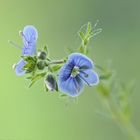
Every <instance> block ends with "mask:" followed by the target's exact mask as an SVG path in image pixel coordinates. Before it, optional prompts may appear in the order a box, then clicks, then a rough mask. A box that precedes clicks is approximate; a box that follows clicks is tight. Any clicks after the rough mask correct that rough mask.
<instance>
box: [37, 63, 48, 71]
mask: <svg viewBox="0 0 140 140" xmlns="http://www.w3.org/2000/svg"><path fill="white" fill-rule="evenodd" d="M45 66H46V62H45V61H39V62H37V68H38V69H39V70H43V69H44V68H45Z"/></svg>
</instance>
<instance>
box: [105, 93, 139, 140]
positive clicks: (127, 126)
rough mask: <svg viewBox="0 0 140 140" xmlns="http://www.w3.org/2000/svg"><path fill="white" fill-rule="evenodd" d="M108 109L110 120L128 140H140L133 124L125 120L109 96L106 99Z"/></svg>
mask: <svg viewBox="0 0 140 140" xmlns="http://www.w3.org/2000/svg"><path fill="white" fill-rule="evenodd" d="M107 102H108V107H109V108H110V112H111V114H112V119H113V120H114V121H115V122H116V123H117V124H119V126H120V127H121V129H122V130H123V131H124V132H125V133H126V134H127V136H129V138H130V140H140V136H139V135H138V132H137V131H136V129H135V127H134V126H133V124H132V123H131V122H130V121H129V120H127V119H126V116H125V114H124V113H123V112H122V111H120V110H119V108H118V107H117V105H116V104H115V102H114V100H113V99H112V97H111V96H110V95H109V96H108V98H107Z"/></svg>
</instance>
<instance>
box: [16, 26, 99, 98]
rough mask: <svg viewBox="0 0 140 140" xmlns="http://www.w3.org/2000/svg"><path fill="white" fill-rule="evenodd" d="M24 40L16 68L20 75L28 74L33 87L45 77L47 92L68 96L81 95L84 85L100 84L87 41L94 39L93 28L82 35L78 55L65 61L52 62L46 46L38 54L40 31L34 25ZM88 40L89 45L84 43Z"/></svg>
mask: <svg viewBox="0 0 140 140" xmlns="http://www.w3.org/2000/svg"><path fill="white" fill-rule="evenodd" d="M20 35H21V37H22V40H23V48H22V58H21V59H20V61H19V62H18V63H17V64H16V66H15V72H16V74H17V75H18V76H21V75H25V74H29V76H28V77H27V79H29V80H31V84H30V86H32V85H33V84H34V83H35V82H36V81H37V80H39V79H41V78H44V84H45V89H46V91H48V90H49V91H55V90H56V91H60V92H61V93H64V94H65V95H68V96H72V97H74V96H78V95H79V94H80V93H81V92H82V91H83V88H84V85H85V84H86V85H88V86H93V85H97V84H98V83H99V77H98V74H97V73H96V72H95V71H94V63H93V61H92V60H91V59H90V58H88V57H87V56H86V55H87V48H86V47H87V46H86V45H87V41H88V40H89V38H90V37H91V35H92V36H93V32H92V30H91V25H90V24H88V26H87V31H86V32H85V33H84V32H82V31H80V32H79V35H80V37H81V39H82V42H83V43H82V44H81V46H80V48H79V52H77V53H72V54H69V56H67V57H66V58H65V59H62V60H56V61H54V60H51V59H50V58H49V57H48V55H47V54H48V49H47V47H46V46H45V47H44V48H43V49H41V50H39V51H37V48H36V43H37V39H38V32H37V29H36V28H35V27H34V26H25V27H24V29H23V31H22V32H20ZM85 41H86V43H85Z"/></svg>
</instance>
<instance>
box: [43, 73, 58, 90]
mask: <svg viewBox="0 0 140 140" xmlns="http://www.w3.org/2000/svg"><path fill="white" fill-rule="evenodd" d="M44 82H45V84H46V87H47V88H48V90H50V91H54V90H56V88H57V83H56V80H55V77H54V76H53V75H52V74H48V75H47V77H46V79H45V80H44Z"/></svg>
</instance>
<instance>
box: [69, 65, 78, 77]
mask: <svg viewBox="0 0 140 140" xmlns="http://www.w3.org/2000/svg"><path fill="white" fill-rule="evenodd" d="M77 74H79V67H77V66H74V68H73V69H72V72H71V76H72V77H76V76H77Z"/></svg>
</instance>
